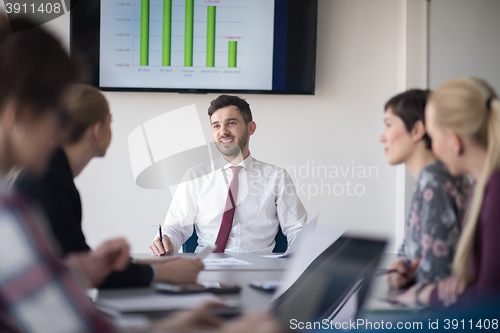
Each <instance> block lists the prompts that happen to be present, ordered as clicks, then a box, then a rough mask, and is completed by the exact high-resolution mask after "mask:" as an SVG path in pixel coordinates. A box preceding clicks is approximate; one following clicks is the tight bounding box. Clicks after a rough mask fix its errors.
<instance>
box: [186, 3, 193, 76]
mask: <svg viewBox="0 0 500 333" xmlns="http://www.w3.org/2000/svg"><path fill="white" fill-rule="evenodd" d="M193 28H194V0H186V23H185V28H184V66H185V67H192V66H193Z"/></svg>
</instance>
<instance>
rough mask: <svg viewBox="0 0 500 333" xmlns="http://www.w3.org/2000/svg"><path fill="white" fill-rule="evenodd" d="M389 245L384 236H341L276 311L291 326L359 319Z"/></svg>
mask: <svg viewBox="0 0 500 333" xmlns="http://www.w3.org/2000/svg"><path fill="white" fill-rule="evenodd" d="M385 246H386V241H384V240H373V239H364V238H358V237H352V236H340V237H339V238H338V240H337V241H335V242H334V243H333V244H331V245H330V246H329V247H328V248H327V249H326V250H324V251H323V252H322V253H321V254H320V255H319V256H317V257H316V259H314V260H313V261H312V262H311V263H310V264H309V266H308V267H307V268H306V269H305V271H304V272H303V273H302V274H301V275H300V277H299V278H298V279H297V280H296V281H295V283H293V284H292V285H291V286H290V287H289V288H288V289H287V290H286V291H284V292H283V293H282V294H281V295H280V296H278V297H277V298H276V299H275V300H274V301H273V303H272V307H271V309H272V312H273V313H274V315H275V316H276V317H277V318H278V320H279V321H280V322H281V324H282V325H283V327H286V328H290V329H301V328H303V329H309V328H310V326H309V327H307V324H306V323H310V325H311V324H313V323H316V324H317V325H318V326H319V328H325V327H326V326H327V325H328V327H329V328H334V323H335V322H336V321H342V320H345V319H347V318H349V317H353V316H354V318H353V319H355V316H356V314H357V313H358V311H359V310H360V309H361V307H362V305H363V303H364V301H365V299H366V296H367V293H368V289H369V286H370V282H371V281H372V277H373V275H374V272H375V269H376V268H377V265H378V263H379V260H380V257H381V255H382V253H383V251H384V248H385ZM347 320H348V319H347ZM301 323H302V324H301ZM321 325H323V326H321ZM314 328H315V329H317V328H318V327H314Z"/></svg>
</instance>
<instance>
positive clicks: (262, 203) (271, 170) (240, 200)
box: [163, 155, 307, 253]
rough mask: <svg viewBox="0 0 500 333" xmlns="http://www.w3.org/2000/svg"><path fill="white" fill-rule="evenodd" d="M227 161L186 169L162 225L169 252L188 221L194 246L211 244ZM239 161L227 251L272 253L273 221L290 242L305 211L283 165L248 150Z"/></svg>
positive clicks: (176, 247)
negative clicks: (168, 244) (270, 161)
mask: <svg viewBox="0 0 500 333" xmlns="http://www.w3.org/2000/svg"><path fill="white" fill-rule="evenodd" d="M231 166H234V165H233V164H231V163H229V162H227V161H226V160H225V159H224V158H221V159H220V160H218V161H216V163H215V165H212V164H211V163H205V164H202V165H200V166H198V167H194V168H191V169H190V170H188V171H187V173H186V175H185V176H184V179H183V182H182V183H181V184H180V185H179V186H178V187H177V190H176V192H175V194H174V197H173V199H172V203H171V205H170V209H169V210H168V213H167V217H166V218H165V223H164V225H163V233H164V234H165V235H167V236H168V237H169V238H170V239H171V240H172V243H173V245H174V253H175V252H178V251H179V249H180V247H181V246H182V244H183V243H184V242H185V241H186V240H187V239H188V238H189V237H190V236H191V235H192V233H193V223H194V224H195V227H196V233H197V234H198V244H199V246H198V248H200V246H205V245H208V244H210V245H214V244H215V240H216V238H217V234H218V233H219V228H220V225H221V222H222V215H223V213H224V207H225V204H226V198H227V193H228V189H229V184H230V182H231V180H232V177H233V173H232V171H231V169H229V167H231ZM239 166H242V167H243V169H241V171H240V173H239V174H238V181H239V189H238V196H237V199H236V210H235V213H234V220H233V226H232V229H231V233H230V235H229V239H228V242H227V245H226V252H233V253H240V252H260V253H271V252H272V250H273V249H274V246H275V241H274V237H275V236H276V233H277V232H278V224H279V225H281V229H282V231H283V233H284V234H285V235H286V237H287V239H288V243H289V244H291V242H293V240H294V238H295V235H296V234H297V232H298V231H299V230H300V229H301V228H303V227H304V226H305V223H306V220H307V212H306V210H305V208H304V206H303V205H302V203H301V202H300V199H299V198H298V196H297V193H296V191H295V187H294V185H293V182H292V180H291V178H290V176H289V175H288V173H287V172H286V170H284V169H283V168H280V167H278V166H275V165H271V164H267V163H264V162H260V161H257V160H256V159H254V158H252V156H251V155H249V156H248V157H247V158H246V159H245V160H244V161H242V162H241V163H240V164H239Z"/></svg>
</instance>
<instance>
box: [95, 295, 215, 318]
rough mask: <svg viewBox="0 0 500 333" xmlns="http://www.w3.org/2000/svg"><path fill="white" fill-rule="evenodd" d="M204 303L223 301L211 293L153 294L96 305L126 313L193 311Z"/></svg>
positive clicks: (122, 298) (121, 298) (99, 302)
mask: <svg viewBox="0 0 500 333" xmlns="http://www.w3.org/2000/svg"><path fill="white" fill-rule="evenodd" d="M204 302H220V303H221V299H220V298H219V297H217V296H215V295H214V294H211V293H201V294H196V295H165V294H152V295H145V296H128V297H116V298H113V299H105V300H97V302H96V303H97V305H99V306H100V307H109V308H111V309H113V310H115V311H118V312H125V313H126V312H146V311H169V310H170V311H173V310H181V309H191V308H194V307H196V306H197V305H199V304H201V303H204Z"/></svg>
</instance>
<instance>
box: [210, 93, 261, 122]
mask: <svg viewBox="0 0 500 333" xmlns="http://www.w3.org/2000/svg"><path fill="white" fill-rule="evenodd" d="M231 105H233V106H236V108H238V111H240V113H241V116H242V117H243V120H244V121H245V124H247V125H248V123H249V122H251V121H252V111H250V105H249V104H248V103H247V101H245V100H244V99H243V98H240V97H238V96H231V95H220V96H219V97H217V98H216V99H214V100H213V101H212V102H210V107H209V108H208V115H209V116H210V117H212V115H213V114H214V112H215V111H217V110H220V109H222V108H225V107H227V106H231Z"/></svg>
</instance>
